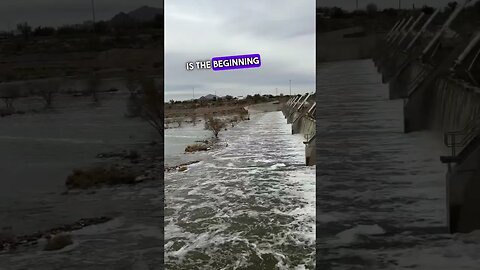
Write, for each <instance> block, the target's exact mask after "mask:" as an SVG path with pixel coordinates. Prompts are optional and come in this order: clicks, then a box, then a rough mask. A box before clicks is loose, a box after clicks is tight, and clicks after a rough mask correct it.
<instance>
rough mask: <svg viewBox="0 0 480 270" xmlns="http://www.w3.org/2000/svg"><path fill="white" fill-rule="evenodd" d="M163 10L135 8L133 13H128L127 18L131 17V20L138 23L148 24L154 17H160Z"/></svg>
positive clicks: (147, 7)
mask: <svg viewBox="0 0 480 270" xmlns="http://www.w3.org/2000/svg"><path fill="white" fill-rule="evenodd" d="M162 14H163V9H161V8H154V7H149V6H143V7H141V8H137V9H135V10H133V11H130V12H129V13H128V16H130V17H132V18H133V19H135V20H137V21H139V22H148V21H153V20H154V19H155V16H157V15H162Z"/></svg>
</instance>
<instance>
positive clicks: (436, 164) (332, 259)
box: [317, 60, 480, 269]
mask: <svg viewBox="0 0 480 270" xmlns="http://www.w3.org/2000/svg"><path fill="white" fill-rule="evenodd" d="M317 104H318V110H317V113H318V120H317V125H318V126H317V134H318V136H319V140H318V142H319V145H318V154H317V156H318V161H317V164H318V165H317V166H318V171H317V207H318V212H317V226H318V227H317V248H318V250H317V251H318V261H317V266H318V267H319V269H460V268H461V267H465V268H461V269H476V267H478V261H479V259H480V256H479V255H478V251H479V250H480V242H479V241H478V239H479V238H478V236H476V235H478V233H473V234H468V235H462V234H458V235H453V236H452V235H449V234H447V226H446V211H445V209H446V201H445V192H446V191H445V173H446V166H445V165H443V164H441V163H440V161H439V156H440V155H442V154H443V155H444V154H446V153H447V152H446V151H447V150H446V149H444V148H443V145H442V143H441V139H440V138H438V135H434V134H431V133H428V132H414V133H410V134H404V133H403V112H402V105H403V101H402V100H389V99H388V88H387V85H383V84H381V76H380V75H379V74H378V73H377V72H376V68H375V67H374V65H373V62H372V61H371V60H362V61H349V62H337V63H328V64H323V65H320V66H319V68H318V77H317Z"/></svg>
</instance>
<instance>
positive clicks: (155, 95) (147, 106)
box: [140, 78, 164, 137]
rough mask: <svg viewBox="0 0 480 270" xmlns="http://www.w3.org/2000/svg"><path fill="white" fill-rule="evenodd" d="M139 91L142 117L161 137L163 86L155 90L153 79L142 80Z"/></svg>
mask: <svg viewBox="0 0 480 270" xmlns="http://www.w3.org/2000/svg"><path fill="white" fill-rule="evenodd" d="M141 89H142V92H143V97H142V99H141V104H140V106H141V108H142V117H143V118H144V119H145V120H147V121H148V123H149V124H150V125H151V126H152V127H154V128H155V129H156V130H157V131H158V133H159V134H160V135H161V136H162V137H163V123H164V114H163V112H164V110H163V108H164V99H163V85H162V86H161V87H158V89H157V87H156V85H155V81H154V79H153V78H143V79H142V80H141Z"/></svg>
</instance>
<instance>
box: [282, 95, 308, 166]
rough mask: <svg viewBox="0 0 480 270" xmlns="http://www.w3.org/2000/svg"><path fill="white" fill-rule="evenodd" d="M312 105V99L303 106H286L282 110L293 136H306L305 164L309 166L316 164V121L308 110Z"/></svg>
mask: <svg viewBox="0 0 480 270" xmlns="http://www.w3.org/2000/svg"><path fill="white" fill-rule="evenodd" d="M304 98H305V97H304ZM301 101H303V98H302V99H301ZM312 105H313V103H312V99H310V100H308V101H307V102H305V103H304V104H303V106H300V103H298V104H290V105H285V107H284V108H283V109H282V112H283V114H284V116H285V118H286V120H287V123H289V124H292V126H291V127H292V134H303V135H304V136H305V141H304V144H305V164H306V165H307V166H313V165H315V164H316V141H315V134H316V120H315V118H313V117H312V116H310V115H308V110H309V109H310V108H311V107H312Z"/></svg>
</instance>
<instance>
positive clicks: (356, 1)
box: [356, 0, 358, 10]
mask: <svg viewBox="0 0 480 270" xmlns="http://www.w3.org/2000/svg"><path fill="white" fill-rule="evenodd" d="M356 7H357V9H356V10H358V0H356Z"/></svg>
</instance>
